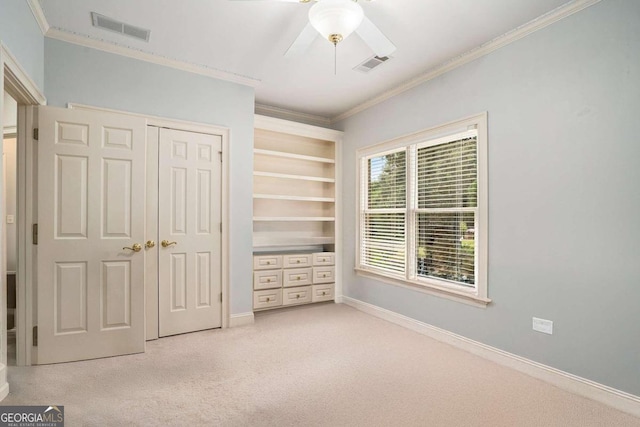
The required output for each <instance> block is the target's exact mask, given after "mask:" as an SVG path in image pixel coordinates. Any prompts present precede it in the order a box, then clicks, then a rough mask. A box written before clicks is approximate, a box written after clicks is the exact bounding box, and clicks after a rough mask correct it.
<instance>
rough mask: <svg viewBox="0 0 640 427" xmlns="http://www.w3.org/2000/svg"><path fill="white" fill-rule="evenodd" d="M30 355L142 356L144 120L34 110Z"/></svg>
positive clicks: (45, 359)
mask: <svg viewBox="0 0 640 427" xmlns="http://www.w3.org/2000/svg"><path fill="white" fill-rule="evenodd" d="M39 129H40V139H39V142H38V172H39V173H38V212H39V216H38V224H39V230H38V237H39V239H38V353H37V362H38V363H40V364H42V363H57V362H68V361H74V360H83V359H92V358H97V357H107V356H115V355H121V354H129V353H136V352H142V351H144V299H143V298H144V287H143V280H144V276H143V275H144V271H143V269H144V254H143V252H137V253H136V252H133V251H131V250H128V249H123V248H125V247H129V248H131V247H133V245H134V243H141V244H143V243H144V241H143V238H144V196H145V188H144V185H145V183H144V179H138V178H139V177H144V170H145V133H146V124H145V121H144V119H140V118H132V117H129V116H124V115H120V114H110V113H102V112H100V113H98V112H91V111H80V110H68V109H60V108H51V107H40V108H39Z"/></svg>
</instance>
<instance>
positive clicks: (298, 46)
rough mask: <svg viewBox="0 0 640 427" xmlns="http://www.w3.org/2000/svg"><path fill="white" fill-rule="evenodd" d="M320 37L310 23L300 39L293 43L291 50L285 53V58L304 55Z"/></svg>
mask: <svg viewBox="0 0 640 427" xmlns="http://www.w3.org/2000/svg"><path fill="white" fill-rule="evenodd" d="M316 37H318V32H317V31H316V29H315V28H313V25H311V23H310V22H308V23H307V26H306V27H304V29H303V30H302V32H301V33H300V35H299V36H298V38H297V39H296V40H295V41H294V42H293V44H292V45H291V46H290V47H289V49H288V50H287V51H286V52H285V54H284V56H285V58H288V57H291V56H296V55H300V54H302V53H304V52H305V51H306V50H307V49H308V48H309V46H311V43H313V41H314V40H315V39H316Z"/></svg>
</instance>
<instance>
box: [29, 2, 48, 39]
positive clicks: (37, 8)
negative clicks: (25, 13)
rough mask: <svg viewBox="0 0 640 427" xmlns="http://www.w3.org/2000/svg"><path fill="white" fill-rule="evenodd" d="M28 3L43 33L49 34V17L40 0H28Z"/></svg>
mask: <svg viewBox="0 0 640 427" xmlns="http://www.w3.org/2000/svg"><path fill="white" fill-rule="evenodd" d="M27 4H28V5H29V9H31V13H33V16H34V18H36V22H37V23H38V26H39V27H40V31H42V34H43V35H45V34H47V31H49V28H50V26H49V22H47V17H46V16H44V12H43V11H42V5H41V4H40V0H27Z"/></svg>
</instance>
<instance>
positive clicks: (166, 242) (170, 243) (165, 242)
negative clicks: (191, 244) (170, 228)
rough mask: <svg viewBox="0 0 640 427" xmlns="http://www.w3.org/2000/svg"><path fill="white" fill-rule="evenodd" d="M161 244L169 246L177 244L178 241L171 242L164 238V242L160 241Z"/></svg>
mask: <svg viewBox="0 0 640 427" xmlns="http://www.w3.org/2000/svg"><path fill="white" fill-rule="evenodd" d="M160 244H161V245H162V247H163V248H168V247H169V246H171V245H177V244H178V242H170V241H168V240H163V241H162V242H160Z"/></svg>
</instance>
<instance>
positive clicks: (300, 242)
mask: <svg viewBox="0 0 640 427" xmlns="http://www.w3.org/2000/svg"><path fill="white" fill-rule="evenodd" d="M334 242H335V240H334V238H333V237H289V238H287V237H282V238H277V237H257V236H256V237H254V239H253V247H254V248H268V247H277V246H315V245H332V244H334Z"/></svg>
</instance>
